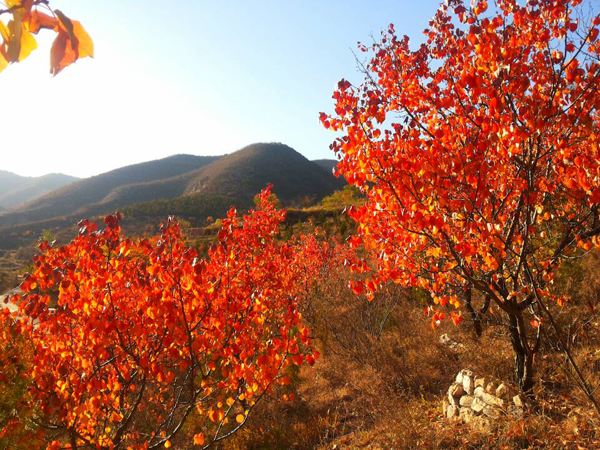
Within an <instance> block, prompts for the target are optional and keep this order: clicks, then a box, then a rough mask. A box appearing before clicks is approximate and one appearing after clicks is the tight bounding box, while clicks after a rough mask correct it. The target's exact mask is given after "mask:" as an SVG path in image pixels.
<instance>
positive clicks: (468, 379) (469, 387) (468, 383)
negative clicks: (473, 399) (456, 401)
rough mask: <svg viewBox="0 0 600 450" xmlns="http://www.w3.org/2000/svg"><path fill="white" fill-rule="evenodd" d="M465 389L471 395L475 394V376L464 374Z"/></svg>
mask: <svg viewBox="0 0 600 450" xmlns="http://www.w3.org/2000/svg"><path fill="white" fill-rule="evenodd" d="M462 385H463V389H464V390H465V392H466V393H467V394H469V395H472V394H473V388H474V385H473V377H472V376H471V375H467V374H463V383H462Z"/></svg>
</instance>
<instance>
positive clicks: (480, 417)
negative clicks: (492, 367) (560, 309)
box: [443, 369, 524, 427]
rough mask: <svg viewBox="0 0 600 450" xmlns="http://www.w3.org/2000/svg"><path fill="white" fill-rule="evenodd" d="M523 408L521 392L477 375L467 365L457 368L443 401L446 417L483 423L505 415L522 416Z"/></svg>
mask: <svg viewBox="0 0 600 450" xmlns="http://www.w3.org/2000/svg"><path fill="white" fill-rule="evenodd" d="M523 408H524V405H523V401H522V398H521V396H520V395H518V394H516V393H515V392H514V391H513V390H512V389H510V388H509V387H508V386H507V385H506V384H504V383H501V382H497V381H494V380H492V379H489V378H484V377H477V376H475V375H474V374H473V372H472V371H471V370H468V369H463V370H461V371H460V372H458V374H457V375H456V379H455V380H454V383H452V385H451V386H450V387H449V388H448V395H447V397H445V398H444V401H443V412H444V414H445V416H446V417H448V418H457V419H459V420H462V421H463V422H465V423H473V424H475V425H480V426H482V427H487V426H489V425H490V423H491V421H492V420H495V419H498V418H500V417H501V416H503V415H504V416H507V415H513V416H521V415H522V414H523Z"/></svg>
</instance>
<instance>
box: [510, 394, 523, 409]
mask: <svg viewBox="0 0 600 450" xmlns="http://www.w3.org/2000/svg"><path fill="white" fill-rule="evenodd" d="M513 403H514V404H515V406H516V407H517V408H521V409H523V408H524V407H525V405H524V404H523V399H522V398H521V396H520V395H519V394H517V395H515V396H514V397H513Z"/></svg>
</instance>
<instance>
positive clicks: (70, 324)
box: [11, 189, 321, 448]
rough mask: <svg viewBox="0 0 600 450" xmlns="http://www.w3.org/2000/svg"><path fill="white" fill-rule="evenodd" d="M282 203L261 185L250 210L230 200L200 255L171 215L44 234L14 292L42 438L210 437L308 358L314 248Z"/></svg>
mask: <svg viewBox="0 0 600 450" xmlns="http://www.w3.org/2000/svg"><path fill="white" fill-rule="evenodd" d="M284 216H285V212H284V211H281V210H277V209H276V208H275V207H274V205H273V203H272V202H271V201H270V190H269V189H266V190H265V191H263V192H262V193H261V195H260V196H259V197H258V206H257V208H256V209H255V210H253V211H251V212H250V213H249V214H247V215H245V216H244V217H239V216H238V215H237V214H236V212H235V211H234V210H231V211H230V212H229V213H228V215H227V217H226V218H225V219H224V220H223V221H222V227H221V230H220V232H219V234H218V240H217V242H216V243H215V244H214V245H213V246H212V247H211V248H210V249H209V250H208V254H207V256H206V257H200V256H199V255H198V253H197V252H196V250H195V249H193V248H190V247H188V246H187V245H186V244H185V241H184V238H183V237H182V235H181V233H180V230H179V227H178V225H177V223H176V222H174V221H172V220H170V221H169V222H168V223H167V224H165V225H164V226H163V228H162V232H161V234H160V235H159V236H156V237H153V238H147V239H146V238H143V239H129V238H127V237H125V236H123V234H122V231H121V228H120V226H119V218H118V217H117V216H109V217H107V218H106V220H105V225H106V226H105V228H104V229H98V227H97V226H96V225H95V224H93V223H91V222H88V221H83V222H81V223H80V232H79V236H78V237H76V238H75V239H74V240H73V241H72V242H71V243H69V244H68V245H65V246H62V247H56V248H55V247H52V246H50V245H49V244H48V243H42V245H41V255H39V256H38V257H36V258H35V261H34V270H33V272H32V273H31V274H30V275H29V276H28V277H27V278H26V279H25V280H24V282H23V283H22V285H21V289H22V290H23V291H24V293H23V294H22V295H16V296H14V297H12V299H11V300H12V301H13V302H15V303H17V304H19V305H20V308H21V310H20V313H19V314H18V315H17V316H16V319H18V320H19V321H20V323H21V326H22V327H23V328H22V329H23V330H24V333H25V334H24V339H25V340H26V342H27V344H28V345H29V346H30V348H31V352H32V356H31V360H30V363H29V364H30V369H29V375H30V377H31V384H30V386H29V388H28V393H29V395H30V396H31V401H30V406H31V407H32V408H36V409H39V410H40V413H41V414H40V416H39V417H38V418H37V422H38V425H39V427H40V429H47V430H51V433H48V435H47V436H51V437H53V438H54V440H53V441H52V442H51V443H50V444H49V448H60V447H61V446H64V445H66V444H69V445H71V447H72V448H76V447H77V448H79V447H81V448H88V447H90V448H125V447H127V448H148V447H149V448H155V447H158V446H167V447H168V446H170V445H175V444H177V445H181V446H191V445H196V446H199V447H203V446H209V445H213V444H214V443H216V442H219V441H221V440H223V439H225V438H227V437H229V436H230V435H232V434H233V433H234V432H236V431H237V430H239V429H240V428H241V427H242V426H243V425H244V424H245V423H246V421H247V419H248V417H249V414H250V412H251V411H252V409H253V408H254V406H255V405H256V403H257V402H258V401H259V400H260V399H261V398H262V397H263V396H264V395H266V393H267V392H270V391H271V390H272V389H273V388H274V387H275V386H276V385H278V384H283V385H285V384H289V382H290V380H289V377H290V375H292V374H293V370H292V367H293V366H299V365H301V364H303V363H305V362H308V363H311V364H312V363H313V362H314V360H315V358H316V356H317V354H316V353H315V352H314V351H313V347H312V339H311V336H310V333H309V330H308V329H307V328H306V326H305V325H304V324H303V322H302V319H301V313H300V310H299V306H298V303H299V301H300V300H301V298H302V296H303V295H304V293H305V291H306V289H307V287H308V286H309V284H310V282H311V280H312V279H313V276H314V271H315V270H316V269H317V268H318V267H319V262H320V261H321V258H320V257H319V255H320V251H321V247H320V245H319V244H318V243H317V242H316V241H315V240H314V239H313V238H312V237H310V236H305V237H302V238H297V239H293V240H289V241H282V240H280V239H279V238H278V234H279V227H280V225H281V223H282V221H283V220H284ZM191 425H193V427H192V428H193V429H190V426H191ZM182 430H183V431H185V433H180V432H181V431H182Z"/></svg>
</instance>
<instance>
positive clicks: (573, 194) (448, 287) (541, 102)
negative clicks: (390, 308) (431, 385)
mask: <svg viewBox="0 0 600 450" xmlns="http://www.w3.org/2000/svg"><path fill="white" fill-rule="evenodd" d="M580 3H581V2H580V1H579V0H529V1H527V2H524V4H523V2H517V1H516V0H500V1H497V2H495V4H496V6H495V7H494V8H493V9H492V8H490V9H488V4H487V2H486V1H484V0H479V1H475V2H472V5H471V7H469V6H468V5H465V4H464V2H463V1H461V0H451V1H449V2H446V4H443V5H442V6H440V9H439V10H438V12H437V14H436V15H435V17H434V18H433V20H432V21H431V22H430V28H429V29H428V30H425V35H426V38H427V40H426V42H424V43H423V44H422V45H420V46H418V47H417V48H416V49H412V48H411V46H410V43H409V39H408V37H406V36H405V37H402V38H399V37H398V36H397V35H396V33H395V30H394V28H393V26H390V28H389V30H388V31H387V32H385V33H383V35H382V38H381V40H380V41H379V42H376V43H374V44H373V45H372V46H370V47H366V46H361V49H362V50H363V51H365V52H370V53H371V57H370V60H369V62H368V63H367V64H366V66H365V67H364V69H365V75H366V77H365V80H364V82H362V84H360V85H358V86H354V85H353V84H351V83H350V82H348V81H346V80H342V81H341V82H340V83H339V85H338V89H337V90H336V91H335V93H334V95H333V98H334V100H335V114H334V115H331V116H329V115H327V114H324V113H322V114H321V121H322V123H323V125H324V126H325V127H326V128H331V129H333V130H335V131H341V132H343V135H342V137H340V138H338V139H337V140H336V141H335V142H334V143H333V144H332V149H333V150H334V151H335V152H336V153H337V155H338V156H339V158H340V162H339V164H338V166H337V170H338V172H339V173H340V174H341V175H343V176H344V177H345V178H346V179H347V180H348V182H349V183H351V184H353V185H355V186H357V187H359V188H360V189H361V190H362V192H363V193H364V194H366V195H367V198H368V201H367V203H366V204H365V205H364V206H363V207H359V208H354V209H353V210H352V211H351V215H352V217H353V218H354V219H355V220H356V221H357V222H358V224H359V230H358V236H357V237H356V238H355V239H353V240H352V242H353V243H354V244H355V245H364V247H365V248H366V249H367V250H372V252H373V255H374V258H373V263H374V264H375V265H376V267H375V270H374V271H373V272H372V276H371V277H369V278H368V279H366V281H362V280H361V281H356V282H355V283H353V286H352V287H353V288H354V290H355V292H357V293H361V292H366V293H367V294H368V295H370V296H371V297H372V292H373V291H375V290H376V289H378V287H380V286H381V284H382V283H383V282H385V281H388V280H392V281H394V282H396V283H402V284H404V285H409V286H418V287H421V288H424V289H426V290H427V291H429V292H430V293H431V294H432V297H433V299H434V300H435V301H436V303H440V304H442V305H446V304H450V305H454V306H456V307H458V306H459V296H460V294H461V293H463V292H464V290H465V287H467V288H468V289H470V287H473V288H475V289H477V290H478V291H480V292H482V293H483V294H484V295H485V296H487V297H488V298H492V299H493V300H495V301H496V302H497V304H498V305H499V306H500V307H501V308H506V309H507V310H510V311H513V312H514V311H521V310H523V309H524V308H525V307H527V306H529V305H531V303H532V299H533V298H536V299H537V298H542V297H544V296H549V291H548V289H547V287H548V283H549V282H551V281H552V277H553V269H554V268H555V267H556V265H557V264H558V262H559V260H560V258H561V257H562V256H563V255H564V254H565V253H567V252H569V251H576V249H577V247H579V248H580V249H583V250H589V249H590V248H591V247H592V246H593V245H599V244H600V240H598V234H599V233H600V218H599V212H598V209H599V203H600V157H599V156H600V155H599V145H598V137H599V136H600V117H599V114H598V108H599V106H600V90H598V82H599V81H600V63H599V57H600V41H599V40H598V27H599V26H600V17H599V16H592V17H590V16H589V9H587V8H585V7H580V8H578V6H581V5H580ZM586 13H587V16H586ZM363 266H364V265H361V263H360V262H356V263H355V270H356V271H358V272H362V271H364V270H363V269H364V267H363ZM557 300H558V299H557ZM436 318H439V316H436Z"/></svg>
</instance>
